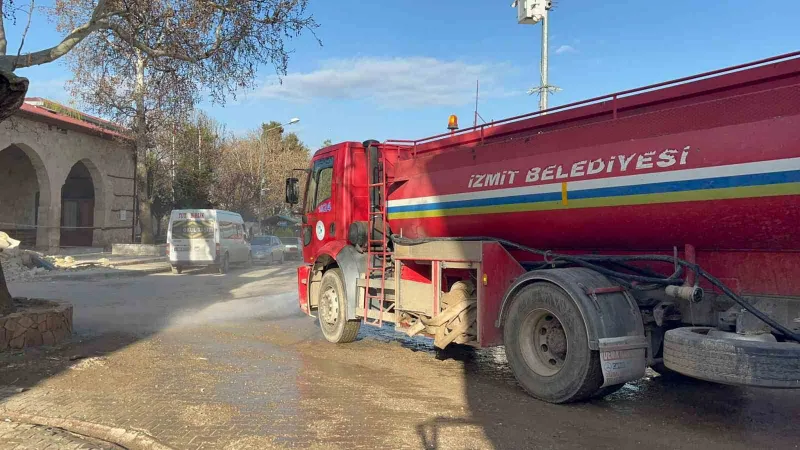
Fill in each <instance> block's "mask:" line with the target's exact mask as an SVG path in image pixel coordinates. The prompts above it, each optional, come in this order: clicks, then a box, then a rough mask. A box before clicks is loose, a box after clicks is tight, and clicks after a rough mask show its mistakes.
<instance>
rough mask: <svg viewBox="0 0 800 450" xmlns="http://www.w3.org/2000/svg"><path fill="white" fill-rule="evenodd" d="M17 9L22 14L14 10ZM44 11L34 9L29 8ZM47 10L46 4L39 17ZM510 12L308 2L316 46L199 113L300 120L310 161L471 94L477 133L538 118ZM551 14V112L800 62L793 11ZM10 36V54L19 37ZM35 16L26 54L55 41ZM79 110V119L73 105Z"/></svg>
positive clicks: (536, 33)
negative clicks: (724, 71) (720, 71)
mask: <svg viewBox="0 0 800 450" xmlns="http://www.w3.org/2000/svg"><path fill="white" fill-rule="evenodd" d="M23 2H24V0H23V1H21V2H19V3H23ZM38 4H42V3H41V2H37V5H38ZM44 4H45V5H46V4H47V3H46V2H45V3H44ZM510 4H511V0H501V1H487V0H461V1H442V2H431V1H429V0H404V1H394V2H387V1H369V2H368V1H363V0H361V1H358V0H336V1H333V0H310V12H311V13H313V15H314V17H315V18H316V20H317V21H318V22H319V24H320V27H319V28H318V29H317V30H316V34H317V36H318V37H319V39H320V40H321V41H322V45H321V46H320V45H319V44H318V43H317V41H316V40H315V39H314V37H313V36H312V35H311V34H309V33H307V34H306V35H304V36H301V37H300V38H297V39H293V40H292V41H290V42H288V48H290V49H292V51H293V53H292V55H291V60H290V61H289V71H288V74H287V75H285V76H283V77H281V78H278V77H277V76H276V74H275V70H274V68H272V67H262V68H261V70H260V72H259V73H258V78H257V80H256V87H255V88H254V89H251V90H248V91H241V92H238V93H237V95H236V98H235V99H234V98H231V99H230V100H229V101H227V102H226V104H225V105H216V104H212V103H210V102H208V101H205V102H204V103H203V104H201V105H200V108H202V109H203V110H205V111H207V112H208V113H210V114H211V115H212V116H213V117H215V118H216V119H217V120H219V121H220V122H222V123H224V124H225V125H226V127H227V129H228V130H230V131H231V132H233V133H245V132H246V131H247V130H249V129H253V128H255V127H257V126H258V125H259V124H260V123H262V122H269V121H270V120H276V121H280V122H287V121H288V120H289V119H291V118H293V117H297V118H299V119H300V122H298V123H297V124H295V125H291V126H289V127H288V128H287V130H291V131H294V132H296V133H297V134H298V135H299V137H300V138H301V139H302V140H303V141H304V142H305V143H306V144H307V145H308V146H309V147H311V148H312V149H317V148H319V147H320V146H321V144H322V142H323V141H324V140H326V139H330V140H332V141H333V142H339V141H364V140H367V139H378V140H385V139H416V138H421V137H425V136H429V135H433V134H439V133H442V132H444V131H446V126H447V119H448V116H449V115H450V114H456V115H458V117H459V122H460V125H461V126H462V127H465V126H468V125H471V124H472V120H473V111H474V109H475V83H476V80H480V86H481V95H480V99H479V113H480V115H481V116H482V117H483V118H484V119H485V120H487V121H491V120H498V119H502V118H504V117H510V116H515V115H519V114H524V113H528V112H532V111H536V110H537V109H538V98H537V97H536V96H529V95H527V93H526V91H527V90H528V89H529V88H531V87H534V86H537V85H538V84H539V58H540V45H541V26H539V25H519V24H517V20H516V10H515V9H514V8H512V7H511V6H510ZM554 4H555V7H554V9H553V10H552V11H551V13H550V72H549V73H550V75H549V77H550V84H552V85H556V86H558V87H560V88H561V89H562V91H560V92H558V93H556V94H555V95H553V96H551V97H550V105H551V106H556V105H560V104H566V103H570V102H574V101H579V100H581V99H585V98H590V97H594V96H598V95H603V94H608V93H612V92H616V91H621V90H625V89H629V88H634V87H637V86H643V85H646V84H651V83H656V82H660V81H665V80H668V79H672V78H678V77H682V76H686V75H692V74H695V73H699V72H704V71H708V70H713V69H717V68H722V67H725V66H730V65H735V64H740V63H744V62H748V61H752V60H757V59H761V58H766V57H769V56H774V55H778V54H782V53H788V52H791V51H795V50H798V43H800V27H798V26H797V17H799V16H800V2H797V1H796V0H792V1H786V0H770V1H767V2H760V4H759V5H758V6H757V7H755V8H754V7H753V4H754V2H752V1H744V0H729V1H724V2H714V1H705V2H701V1H697V0H693V1H690V0H673V1H670V2H651V1H624V0H606V1H602V2H599V1H596V0H556V1H554ZM23 19H24V15H22V16H20V17H18V19H17V24H16V25H12V24H7V25H6V28H7V30H6V31H7V33H8V35H9V49H16V48H17V47H18V46H19V35H21V30H22V27H23V26H24V25H25V23H24V22H25V20H23ZM60 37H61V35H60V34H59V33H57V32H56V31H55V25H54V24H53V23H51V22H50V21H48V20H47V18H46V17H45V15H44V14H43V13H37V14H35V17H34V20H33V22H32V24H31V32H30V34H29V36H28V38H27V39H26V42H25V47H24V50H25V51H34V50H39V49H41V48H44V47H49V46H51V45H53V44H54V43H56V42H58V40H60ZM17 74H18V75H21V76H26V77H28V78H29V79H30V81H31V85H30V89H29V92H28V95H29V96H40V97H46V98H50V99H53V100H56V101H60V102H63V103H69V102H70V98H69V96H68V93H67V92H66V91H65V90H64V83H65V82H66V81H67V80H68V79H69V78H70V73H69V71H68V69H67V67H66V66H65V65H64V64H62V63H58V62H56V63H52V64H48V65H44V66H38V67H33V68H26V69H20V70H18V71H17ZM77 106H78V107H80V106H81V105H79V104H78V105H77Z"/></svg>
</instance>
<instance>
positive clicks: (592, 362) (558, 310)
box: [503, 283, 618, 403]
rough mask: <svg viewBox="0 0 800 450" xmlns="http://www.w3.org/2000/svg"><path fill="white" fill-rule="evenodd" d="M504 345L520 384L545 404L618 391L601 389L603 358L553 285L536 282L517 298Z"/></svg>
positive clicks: (567, 299) (574, 310) (564, 295)
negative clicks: (601, 359)
mask: <svg viewBox="0 0 800 450" xmlns="http://www.w3.org/2000/svg"><path fill="white" fill-rule="evenodd" d="M503 340H504V343H505V348H506V358H507V359H508V364H509V366H511V371H512V372H513V373H514V376H515V377H516V378H517V381H518V382H519V384H520V385H521V386H522V388H523V389H524V390H525V391H526V392H528V393H529V394H530V395H532V396H533V397H536V398H538V399H540V400H544V401H546V402H550V403H568V402H576V401H581V400H586V399H589V398H592V397H595V396H602V395H606V394H610V393H611V392H613V391H615V390H616V389H618V387H617V388H614V389H609V387H606V388H604V389H603V390H601V388H600V386H602V385H603V372H602V369H601V367H600V353H599V352H598V351H595V350H591V349H590V348H589V339H588V337H587V334H586V325H585V324H584V322H583V317H582V316H581V313H580V311H579V310H578V307H577V306H576V305H575V302H574V301H573V300H572V299H571V298H570V296H569V295H568V294H567V293H566V292H564V291H563V290H562V289H561V288H559V287H558V286H555V285H553V284H551V283H533V284H530V285H528V286H525V287H524V288H522V289H521V290H520V291H519V292H518V293H517V294H515V295H514V298H513V300H512V303H511V308H510V309H509V312H508V319H507V320H506V322H505V326H504V328H503Z"/></svg>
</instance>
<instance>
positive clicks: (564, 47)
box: [556, 45, 578, 55]
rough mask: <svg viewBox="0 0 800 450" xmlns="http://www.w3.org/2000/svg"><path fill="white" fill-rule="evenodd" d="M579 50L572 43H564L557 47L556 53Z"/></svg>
mask: <svg viewBox="0 0 800 450" xmlns="http://www.w3.org/2000/svg"><path fill="white" fill-rule="evenodd" d="M577 52H578V51H577V50H575V47H573V46H571V45H562V46H560V47H558V48H557V49H556V55H561V54H563V53H577Z"/></svg>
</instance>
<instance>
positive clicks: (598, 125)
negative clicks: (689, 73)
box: [387, 54, 800, 251]
mask: <svg viewBox="0 0 800 450" xmlns="http://www.w3.org/2000/svg"><path fill="white" fill-rule="evenodd" d="M785 56H786V55H785ZM788 56H791V57H784V58H783V59H780V60H777V59H779V58H776V60H775V61H767V62H766V63H765V62H763V61H762V62H760V63H756V64H754V65H753V66H752V67H744V66H743V67H739V68H732V69H726V70H721V71H717V72H720V73H719V74H717V73H712V74H711V75H709V74H703V75H700V76H697V77H694V78H696V79H684V80H677V81H676V82H670V83H662V84H660V85H656V86H655V87H653V86H650V87H646V88H642V89H641V91H642V92H637V91H629V92H623V93H619V94H613V95H612V96H608V97H604V98H600V99H593V100H592V101H590V102H589V103H587V104H584V105H576V106H574V107H569V108H564V109H563V110H560V111H554V112H551V113H548V114H546V115H537V116H534V117H531V118H526V117H522V118H512V119H509V120H508V121H504V122H505V123H497V124H490V125H484V126H481V127H478V128H475V129H471V130H465V131H464V132H461V133H455V134H453V135H445V136H441V137H437V138H435V139H429V140H423V141H416V142H412V143H408V142H404V143H402V144H398V145H402V146H403V147H402V148H403V151H402V152H401V153H400V157H399V160H398V161H397V162H396V163H395V164H394V166H393V167H392V168H390V169H387V170H388V172H387V173H388V175H389V180H390V181H391V184H390V187H389V196H388V203H387V205H388V211H387V213H388V217H389V221H390V225H391V228H392V230H393V232H394V233H398V234H402V235H403V236H406V237H433V236H491V237H496V238H504V239H509V240H512V241H516V242H519V243H522V244H525V245H528V246H532V247H536V248H543V249H553V250H581V251H593V250H598V251H609V250H613V251H672V249H673V248H674V247H676V246H678V247H680V246H683V245H684V244H687V243H691V244H692V245H694V246H696V247H697V248H699V249H706V250H715V251H717V250H725V251H728V250H730V251H742V250H744V251H795V250H800V232H798V226H799V224H800V59H798V57H797V54H794V55H788ZM662 85H663V86H662ZM389 143H391V142H389Z"/></svg>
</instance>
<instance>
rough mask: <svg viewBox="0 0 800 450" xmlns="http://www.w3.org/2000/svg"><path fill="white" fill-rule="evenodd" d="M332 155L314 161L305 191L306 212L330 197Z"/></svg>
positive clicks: (311, 210)
mask: <svg viewBox="0 0 800 450" xmlns="http://www.w3.org/2000/svg"><path fill="white" fill-rule="evenodd" d="M332 181H333V156H330V157H328V158H321V159H318V160H316V161H314V170H313V171H312V172H311V179H310V180H309V183H308V190H307V191H306V212H313V211H314V210H315V209H317V206H319V205H320V203H322V202H324V201H325V200H328V199H329V198H331V183H332Z"/></svg>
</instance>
